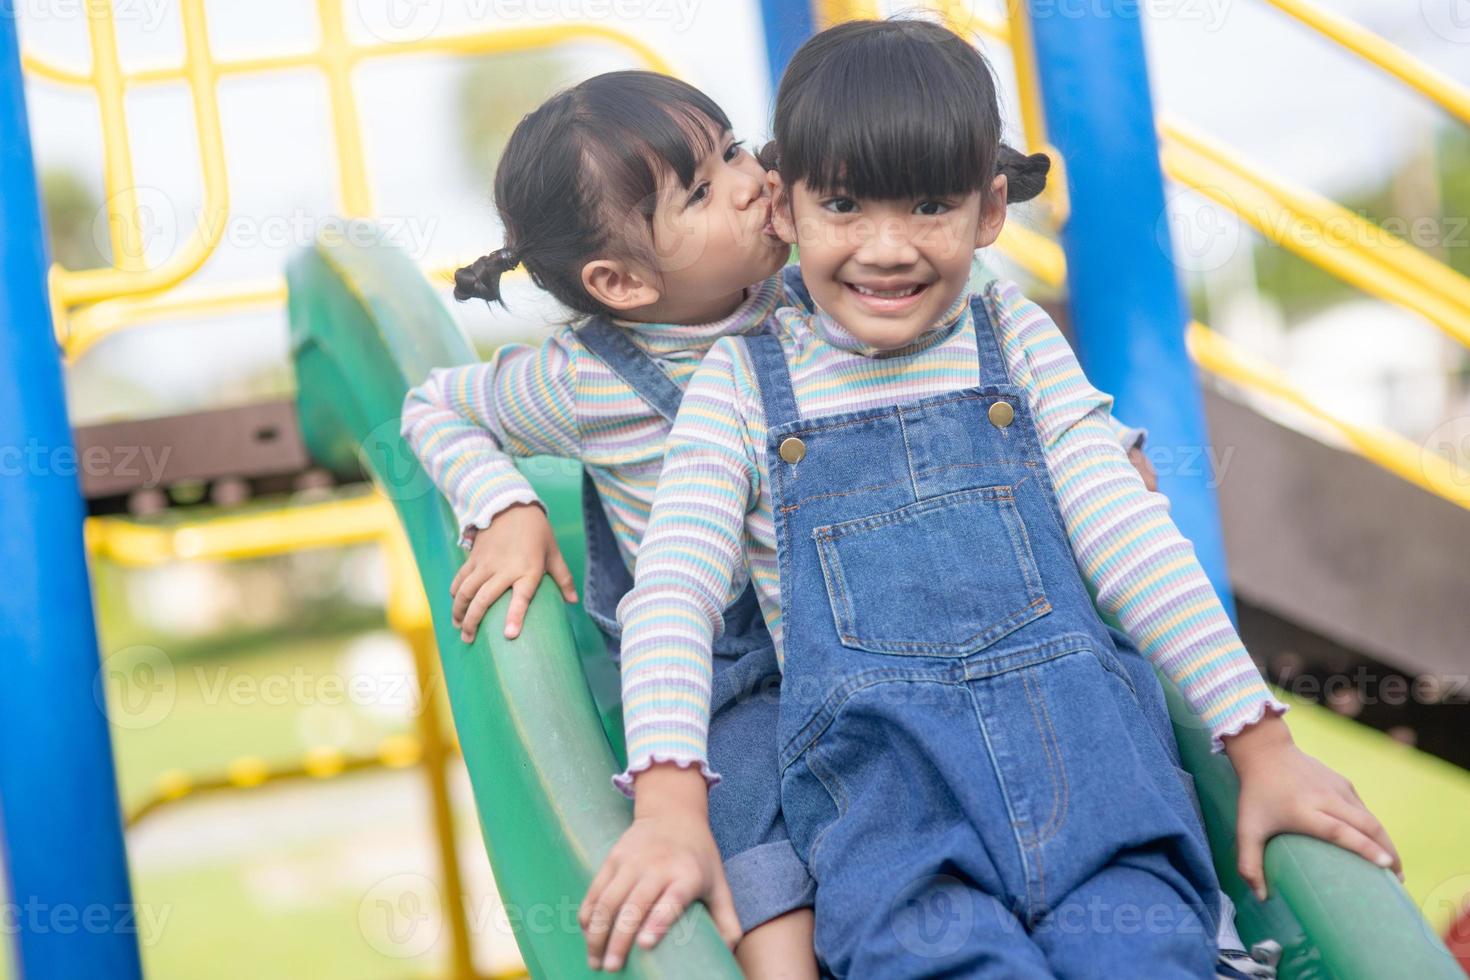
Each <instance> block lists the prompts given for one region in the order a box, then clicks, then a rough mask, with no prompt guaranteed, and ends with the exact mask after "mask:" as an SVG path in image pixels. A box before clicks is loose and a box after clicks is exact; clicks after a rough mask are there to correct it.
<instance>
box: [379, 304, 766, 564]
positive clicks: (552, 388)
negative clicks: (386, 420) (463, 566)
mask: <svg viewBox="0 0 1470 980" xmlns="http://www.w3.org/2000/svg"><path fill="white" fill-rule="evenodd" d="M783 299H784V298H783V295H782V287H781V277H780V276H772V277H771V278H769V279H766V280H764V281H763V282H761V283H760V284H759V285H757V286H756V287H754V288H753V289H752V290H751V292H750V295H749V297H747V299H746V301H745V302H744V303H743V304H742V305H741V306H740V308H739V309H737V310H735V312H733V313H731V314H730V315H729V316H727V317H725V318H724V319H722V320H717V321H715V322H712V323H702V324H693V325H688V324H667V323H638V324H629V325H628V336H629V337H630V338H631V339H632V341H633V343H635V344H636V345H638V346H639V347H640V348H642V349H643V350H644V351H645V352H647V353H648V354H649V355H650V356H651V357H652V358H653V359H654V361H655V362H656V363H657V364H659V365H660V366H661V367H662V368H663V369H664V370H665V371H666V372H667V373H668V375H669V377H670V378H671V379H672V380H673V381H674V382H675V383H676V384H677V385H679V387H680V388H683V387H685V386H686V385H687V384H688V383H689V379H690V378H691V377H693V376H694V372H695V369H697V368H698V367H699V362H700V361H701V360H703V358H704V355H705V354H706V353H707V352H708V351H709V349H710V347H711V345H713V344H714V342H715V341H716V340H718V339H720V338H721V337H726V336H730V335H732V334H739V333H745V332H747V331H751V330H757V329H759V328H760V327H761V325H762V323H763V322H764V321H765V320H766V318H768V317H769V316H770V315H771V314H772V313H773V312H775V310H776V308H777V305H778V304H780V303H781V302H783ZM401 430H402V433H403V437H404V439H405V440H407V442H408V444H409V446H410V447H411V448H412V449H413V452H414V454H415V455H416V456H418V458H419V460H420V462H422V463H423V466H424V469H425V470H426V471H427V472H428V474H429V477H430V479H432V480H433V481H434V485H435V486H437V487H438V488H439V491H440V492H441V493H443V494H444V496H445V497H446V498H447V499H448V500H449V503H450V506H451V507H452V508H453V509H454V513H455V517H456V518H457V519H458V522H459V527H460V529H461V537H460V542H459V543H460V545H461V546H462V547H465V548H468V547H469V546H470V545H471V544H472V543H473V541H474V536H475V532H476V531H477V530H478V529H481V528H486V527H489V525H490V522H491V520H493V519H494V517H495V515H496V514H498V513H500V512H501V511H503V510H505V508H507V507H509V506H511V505H512V504H517V503H535V502H538V501H537V498H536V492H535V491H534V490H533V489H532V488H531V484H530V483H529V482H527V480H526V478H525V477H524V476H522V475H521V473H520V471H519V470H517V469H516V468H515V464H514V463H512V462H511V457H513V456H519V457H525V456H537V455H546V456H564V457H568V458H571V459H576V460H579V461H580V462H581V463H582V464H583V465H584V466H586V468H587V471H588V472H589V473H590V474H591V475H592V482H593V483H594V485H595V486H596V487H597V491H598V494H599V495H600V496H601V497H602V501H603V507H604V509H605V510H606V512H607V517H608V523H609V524H610V525H611V526H612V529H613V533H614V534H615V535H616V536H617V539H618V543H619V545H620V547H621V550H622V551H623V558H624V559H625V561H626V562H627V564H628V567H629V568H632V567H633V560H634V558H635V556H636V555H637V553H638V542H639V541H640V540H641V539H642V537H643V529H644V527H646V526H647V524H648V512H649V508H650V506H651V505H652V503H653V492H654V489H655V488H656V487H657V485H658V473H659V468H660V467H661V466H662V464H663V446H664V440H665V439H666V438H667V437H668V434H669V423H668V421H666V420H665V419H664V418H663V416H661V415H659V414H658V413H657V412H656V411H654V409H653V408H652V407H651V406H649V405H648V404H647V403H646V402H644V401H643V399H641V398H639V397H638V395H637V394H636V393H635V392H634V391H633V389H632V388H630V387H629V386H628V384H627V383H626V382H625V381H623V379H622V378H620V377H618V376H617V375H616V374H614V373H613V372H612V370H611V369H609V368H608V367H607V365H605V364H603V363H602V361H601V360H599V359H598V358H597V356H596V355H595V354H593V353H592V352H591V351H589V350H588V349H587V348H586V347H584V346H583V345H582V342H581V341H580V340H578V339H577V334H576V331H575V329H574V328H573V326H571V325H567V326H562V327H558V328H557V329H556V331H555V332H554V333H553V334H552V335H551V336H550V337H548V338H547V339H546V340H545V341H543V342H542V343H541V344H539V345H536V346H531V345H528V344H506V345H505V346H503V347H500V348H498V349H496V350H495V352H494V353H493V354H491V356H490V357H489V359H488V360H486V361H485V362H484V363H481V364H470V365H465V366H462V367H452V368H436V369H434V370H433V371H431V372H430V373H429V377H428V378H427V379H426V380H425V381H424V382H423V383H422V384H420V385H419V386H418V387H416V388H414V389H413V390H411V391H410V392H409V393H408V396H407V398H405V399H404V403H403V418H402V423H401Z"/></svg>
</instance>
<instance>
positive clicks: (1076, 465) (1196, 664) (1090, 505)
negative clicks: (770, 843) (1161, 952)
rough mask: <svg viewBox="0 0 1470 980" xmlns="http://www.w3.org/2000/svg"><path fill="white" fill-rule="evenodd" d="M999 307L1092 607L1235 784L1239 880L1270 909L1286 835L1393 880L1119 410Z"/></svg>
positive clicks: (1018, 311)
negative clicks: (1377, 868)
mask: <svg viewBox="0 0 1470 980" xmlns="http://www.w3.org/2000/svg"><path fill="white" fill-rule="evenodd" d="M992 298H993V300H994V303H995V309H996V311H997V314H998V315H997V318H996V320H997V324H998V325H999V327H1000V335H1001V343H1002V345H1003V348H1004V349H1005V352H1006V356H1007V360H1008V361H1009V362H1010V365H1011V370H1012V377H1013V378H1015V379H1016V381H1017V383H1019V384H1022V385H1023V386H1024V387H1025V389H1026V391H1027V394H1028V396H1029V398H1030V402H1031V407H1032V410H1033V412H1034V413H1035V415H1036V418H1037V425H1038V428H1039V430H1040V435H1041V438H1042V441H1043V444H1044V446H1045V449H1046V456H1047V468H1048V471H1049V472H1050V473H1051V476H1052V481H1053V483H1054V484H1055V486H1056V491H1057V501H1058V504H1059V506H1060V509H1061V512H1062V519H1063V522H1064V523H1065V525H1066V529H1067V535H1068V537H1069V538H1070V539H1071V542H1072V548H1073V551H1074V552H1075V554H1076V556H1077V564H1078V567H1079V568H1080V569H1081V570H1082V573H1083V575H1084V576H1085V577H1086V579H1087V582H1088V586H1089V588H1091V589H1092V590H1094V591H1095V593H1096V598H1097V603H1098V606H1099V607H1100V608H1101V609H1102V610H1103V611H1104V612H1108V613H1111V614H1113V615H1115V616H1117V617H1118V619H1119V621H1121V622H1122V624H1123V626H1124V628H1125V629H1127V631H1128V633H1129V635H1130V636H1132V637H1133V639H1134V641H1135V642H1137V644H1138V646H1139V649H1140V650H1141V651H1142V652H1143V653H1144V655H1145V656H1147V657H1148V658H1149V660H1151V661H1152V662H1153V663H1154V664H1156V665H1157V666H1158V667H1159V668H1160V669H1161V670H1162V671H1163V672H1164V674H1165V675H1166V676H1168V677H1169V678H1170V680H1172V681H1173V682H1174V683H1175V684H1177V685H1178V686H1179V688H1180V691H1181V693H1183V695H1184V697H1185V700H1187V701H1188V702H1189V703H1190V706H1191V707H1193V708H1194V710H1195V711H1196V712H1197V713H1198V714H1199V715H1200V716H1201V718H1203V719H1204V722H1205V725H1206V726H1207V727H1208V729H1209V732H1210V736H1211V741H1212V744H1213V747H1214V748H1215V749H1216V750H1217V751H1218V750H1221V749H1222V748H1223V750H1224V751H1225V752H1226V753H1227V754H1228V755H1229V756H1230V760H1231V762H1232V763H1233V764H1234V765H1235V767H1236V770H1237V772H1238V773H1239V775H1240V779H1241V794H1240V804H1239V820H1238V826H1237V843H1238V848H1237V850H1238V866H1239V870H1240V873H1241V876H1242V877H1243V878H1245V879H1246V881H1247V882H1249V883H1250V884H1251V886H1252V887H1253V888H1255V889H1256V891H1257V894H1259V895H1262V896H1264V894H1265V879H1264V877H1263V874H1262V870H1261V869H1262V856H1263V852H1264V848H1265V844H1266V841H1267V840H1268V839H1269V838H1270V837H1271V836H1273V835H1274V834H1277V833H1284V832H1288V831H1296V832H1301V833H1306V834H1311V835H1313V836H1316V837H1320V838H1322V839H1324V840H1329V841H1332V842H1334V843H1337V844H1339V845H1341V846H1343V847H1345V848H1347V849H1349V850H1352V851H1354V852H1356V853H1358V854H1360V855H1362V856H1363V857H1365V858H1366V859H1368V860H1370V861H1374V862H1375V863H1378V864H1380V865H1382V866H1383V867H1395V868H1397V866H1398V857H1397V853H1396V852H1395V851H1394V849H1393V844H1392V841H1390V840H1389V839H1388V834H1387V833H1386V832H1385V831H1384V829H1383V827H1382V825H1381V824H1379V822H1378V821H1377V820H1376V819H1375V818H1374V817H1373V815H1372V814H1371V813H1369V812H1368V809H1367V808H1366V807H1365V806H1364V805H1363V803H1362V801H1361V800H1359V799H1358V798H1357V794H1356V793H1355V792H1353V790H1352V787H1351V785H1350V784H1349V783H1348V781H1347V780H1346V779H1344V778H1343V777H1342V776H1340V775H1338V774H1337V773H1335V772H1333V771H1332V770H1330V769H1328V768H1327V767H1326V766H1324V765H1322V763H1320V762H1318V761H1317V760H1315V759H1313V758H1311V757H1310V756H1307V755H1306V754H1305V753H1303V752H1301V750H1299V749H1297V748H1296V746H1295V745H1294V744H1293V743H1292V740H1291V733H1290V730H1289V729H1288V728H1287V726H1286V723H1285V721H1283V720H1282V719H1281V717H1280V715H1281V714H1282V713H1284V712H1285V711H1286V705H1284V704H1282V703H1281V702H1280V701H1278V700H1276V699H1275V698H1274V697H1272V696H1271V693H1270V691H1269V689H1268V688H1267V687H1266V685H1265V682H1264V681H1263V680H1262V679H1261V675H1260V672H1259V671H1258V670H1257V669H1256V667H1255V664H1254V663H1253V662H1252V661H1251V659H1250V657H1249V655H1248V654H1247V653H1246V651H1245V647H1244V645H1242V643H1241V642H1240V637H1239V636H1238V635H1237V633H1236V632H1235V627H1234V626H1233V625H1232V624H1231V622H1230V619H1229V617H1227V616H1226V615H1225V610H1224V609H1223V608H1222V607H1221V605H1220V601H1219V598H1218V597H1217V596H1216V595H1215V592H1214V589H1213V588H1212V587H1211V586H1210V583H1209V580H1208V579H1207V578H1206V577H1205V574H1204V570H1203V569H1202V568H1200V565H1199V562H1198V560H1197V559H1196V558H1195V555H1194V548H1193V546H1192V545H1191V544H1190V543H1189V541H1188V540H1186V539H1185V538H1184V537H1183V535H1181V534H1180V533H1179V530H1178V528H1177V527H1175V525H1174V522H1173V521H1172V520H1171V519H1170V517H1169V513H1168V506H1167V503H1166V501H1165V499H1164V498H1163V497H1161V496H1159V495H1157V494H1150V493H1148V492H1146V491H1145V489H1144V486H1143V483H1142V482H1141V481H1140V479H1139V477H1138V474H1137V473H1136V472H1135V471H1134V469H1133V467H1132V466H1131V465H1130V464H1129V462H1128V459H1127V457H1126V456H1125V455H1124V454H1123V452H1122V451H1121V449H1120V447H1119V445H1118V441H1117V438H1116V435H1115V433H1114V432H1113V430H1112V428H1111V427H1110V426H1108V424H1107V422H1106V416H1107V413H1108V409H1109V408H1110V407H1111V404H1112V399H1111V397H1110V396H1108V395H1104V394H1102V393H1101V392H1099V391H1098V390H1097V389H1095V388H1093V387H1092V385H1091V384H1090V383H1088V381H1087V378H1086V376H1085V375H1084V374H1083V373H1082V368H1081V366H1080V365H1079V364H1078V363H1077V359H1076V356H1075V355H1074V354H1073V353H1072V350H1071V348H1070V347H1069V346H1068V345H1067V342H1066V341H1065V340H1064V339H1063V338H1062V335H1061V332H1060V331H1059V330H1057V328H1056V325H1055V324H1054V323H1052V322H1051V319H1050V318H1049V317H1047V315H1046V314H1045V313H1044V312H1043V311H1042V310H1041V309H1040V307H1037V306H1036V305H1035V304H1033V303H1031V302H1030V301H1029V300H1027V299H1026V298H1025V297H1024V296H1022V295H1021V293H1020V291H1019V290H1018V289H1016V287H1015V286H1014V284H1004V285H1003V286H1001V287H1000V288H998V289H997V290H996V292H995V293H993V294H992Z"/></svg>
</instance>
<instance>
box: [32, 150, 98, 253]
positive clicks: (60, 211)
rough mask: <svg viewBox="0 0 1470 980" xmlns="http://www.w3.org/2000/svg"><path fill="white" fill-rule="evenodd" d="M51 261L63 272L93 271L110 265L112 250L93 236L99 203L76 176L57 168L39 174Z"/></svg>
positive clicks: (85, 184)
mask: <svg viewBox="0 0 1470 980" xmlns="http://www.w3.org/2000/svg"><path fill="white" fill-rule="evenodd" d="M41 197H42V199H43V200H44V201H45V207H46V228H47V231H48V232H49V235H48V237H49V239H50V246H51V261H53V262H56V263H58V264H59V265H61V267H62V268H65V269H96V268H103V267H106V266H109V265H111V264H112V249H111V247H110V246H109V244H108V242H107V240H106V239H105V238H104V239H103V240H102V241H100V242H99V241H98V240H97V237H96V236H95V235H94V234H93V229H94V227H95V226H96V221H97V211H98V209H99V208H101V207H102V202H101V201H100V200H99V199H98V197H97V195H96V194H95V193H93V191H92V189H91V188H90V187H89V186H88V185H87V183H86V182H85V181H84V180H82V178H81V177H80V176H78V175H77V174H76V172H74V171H72V170H67V169H63V168H59V167H52V168H47V169H45V170H42V171H41Z"/></svg>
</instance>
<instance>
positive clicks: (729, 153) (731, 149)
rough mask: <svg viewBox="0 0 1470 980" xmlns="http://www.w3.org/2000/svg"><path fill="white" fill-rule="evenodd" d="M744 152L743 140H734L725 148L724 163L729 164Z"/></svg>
mask: <svg viewBox="0 0 1470 980" xmlns="http://www.w3.org/2000/svg"><path fill="white" fill-rule="evenodd" d="M744 152H745V140H736V141H735V142H733V143H731V144H730V145H729V146H727V147H725V162H726V163H730V162H731V161H733V160H735V159H737V158H738V157H739V156H740V154H742V153H744Z"/></svg>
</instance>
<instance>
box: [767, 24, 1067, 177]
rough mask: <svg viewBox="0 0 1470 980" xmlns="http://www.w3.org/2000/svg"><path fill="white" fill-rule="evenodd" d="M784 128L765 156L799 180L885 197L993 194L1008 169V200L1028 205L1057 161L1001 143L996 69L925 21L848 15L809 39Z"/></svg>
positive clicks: (782, 107)
mask: <svg viewBox="0 0 1470 980" xmlns="http://www.w3.org/2000/svg"><path fill="white" fill-rule="evenodd" d="M775 136H776V139H775V145H774V146H772V147H767V148H766V149H765V150H763V151H762V153H761V159H762V161H763V162H764V163H765V164H766V165H767V167H769V168H771V169H776V170H779V171H780V174H781V179H782V181H783V183H785V184H786V185H787V186H788V187H789V186H791V185H793V184H795V183H796V182H797V181H805V182H806V184H807V185H808V186H809V187H811V188H812V190H814V191H815V192H817V193H819V194H837V193H841V194H844V195H850V196H852V197H857V198H871V199H875V200H900V199H913V198H921V197H949V196H961V195H967V194H970V193H972V192H974V191H977V190H979V191H982V192H986V191H988V188H989V187H990V182H991V180H992V179H994V177H995V175H996V174H997V173H1005V174H1006V176H1007V184H1008V188H1009V192H1008V195H1007V198H1008V200H1009V201H1010V202H1016V201H1025V200H1029V199H1031V198H1033V197H1035V196H1036V195H1037V194H1039V193H1040V192H1041V190H1042V188H1044V187H1045V186H1046V173H1047V170H1048V168H1049V164H1050V162H1049V160H1048V159H1047V157H1046V155H1045V154H1041V153H1035V154H1031V155H1030V156H1027V155H1024V154H1022V153H1019V152H1018V151H1016V150H1014V149H1012V148H1011V147H1009V146H1006V145H1005V144H1003V143H1002V142H1001V139H1000V137H1001V118H1000V109H999V106H998V102H997V98H996V92H995V80H994V78H993V76H992V75H991V71H990V66H989V65H988V64H987V63H986V61H985V59H984V58H983V57H982V56H981V54H980V52H979V51H977V50H976V49H975V48H974V47H973V46H972V45H971V44H969V43H968V42H967V41H965V40H964V39H963V38H961V37H960V36H959V35H957V34H955V33H954V32H952V31H950V30H948V29H947V28H945V27H942V26H940V25H938V24H935V23H931V22H929V21H924V20H902V19H894V20H858V21H848V22H846V23H842V24H839V25H837V26H836V27H832V28H830V29H828V30H825V31H823V32H821V33H820V34H817V35H815V36H814V37H812V38H811V39H809V40H808V41H807V42H806V43H805V44H803V45H802V46H801V48H800V49H798V50H797V52H796V54H795V55H793V56H792V58H791V61H790V63H789V64H788V65H787V67H786V71H785V74H783V75H782V76H781V86H780V90H779V92H778V93H777V96H776V118H775Z"/></svg>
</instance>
